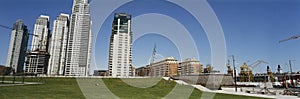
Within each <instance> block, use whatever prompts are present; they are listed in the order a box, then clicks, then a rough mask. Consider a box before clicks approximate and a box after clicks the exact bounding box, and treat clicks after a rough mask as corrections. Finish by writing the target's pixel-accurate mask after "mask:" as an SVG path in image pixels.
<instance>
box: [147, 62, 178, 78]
mask: <svg viewBox="0 0 300 99" xmlns="http://www.w3.org/2000/svg"><path fill="white" fill-rule="evenodd" d="M150 75H151V76H153V77H163V76H168V77H173V76H177V75H178V62H177V60H176V59H175V58H174V57H167V58H165V59H163V60H161V61H158V62H154V63H151V64H150Z"/></svg>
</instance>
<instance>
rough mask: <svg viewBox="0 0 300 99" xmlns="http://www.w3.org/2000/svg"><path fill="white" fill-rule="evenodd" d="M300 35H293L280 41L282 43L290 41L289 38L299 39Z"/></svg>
mask: <svg viewBox="0 0 300 99" xmlns="http://www.w3.org/2000/svg"><path fill="white" fill-rule="evenodd" d="M299 37H300V35H294V36H292V37H290V38H287V39H283V40H280V41H279V43H282V42H285V41H289V40H293V39H297V38H299Z"/></svg>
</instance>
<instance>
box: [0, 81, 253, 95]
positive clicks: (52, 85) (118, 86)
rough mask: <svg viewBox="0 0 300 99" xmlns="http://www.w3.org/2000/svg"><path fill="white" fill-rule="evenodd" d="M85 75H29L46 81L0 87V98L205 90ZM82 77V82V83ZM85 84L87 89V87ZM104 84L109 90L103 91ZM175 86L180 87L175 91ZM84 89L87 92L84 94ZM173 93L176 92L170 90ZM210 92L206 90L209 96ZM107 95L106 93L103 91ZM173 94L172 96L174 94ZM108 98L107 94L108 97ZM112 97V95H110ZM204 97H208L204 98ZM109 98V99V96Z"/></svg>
mask: <svg viewBox="0 0 300 99" xmlns="http://www.w3.org/2000/svg"><path fill="white" fill-rule="evenodd" d="M102 80H103V82H104V83H105V85H104V84H101V83H100V85H95V82H100V81H102ZM102 80H101V79H100V78H97V79H96V78H91V79H88V78H85V79H82V81H84V82H86V83H80V84H78V83H77V81H76V79H75V78H26V79H25V81H27V82H28V81H34V82H42V83H44V84H40V85H24V86H8V87H3V86H2V87H0V98H1V99H66V98H67V99H83V98H85V95H86V96H87V97H90V96H89V95H93V94H94V95H95V97H90V98H96V97H98V96H97V95H100V96H99V97H102V96H101V94H104V93H108V92H109V91H111V92H112V93H114V94H115V95H116V96H117V97H120V98H122V99H160V98H162V97H165V96H166V95H168V97H169V98H173V97H176V99H178V98H181V96H184V95H188V96H190V97H189V98H191V99H199V98H200V97H201V95H202V92H201V91H199V90H196V89H195V90H193V88H191V87H189V86H183V85H177V86H176V83H175V82H167V81H165V80H161V81H160V82H158V83H157V84H156V85H155V86H152V87H149V88H137V87H132V86H130V85H128V84H126V83H124V82H123V81H122V80H121V79H115V78H105V79H102ZM82 81H80V80H79V82H82ZM134 81H138V82H139V83H143V81H144V79H134ZM78 85H80V86H85V87H86V88H87V89H86V90H84V87H81V89H82V91H81V90H80V87H79V86H78ZM105 86H106V87H107V88H108V89H109V90H106V91H105V90H103V89H104V88H105ZM174 87H176V89H180V90H177V91H176V90H174V91H172V90H173V89H174ZM190 89H192V90H191V91H192V94H191V95H189V94H188V93H189V92H190V91H189V90H190ZM82 92H84V93H86V94H83V93H82ZM170 92H174V93H170ZM207 94H209V93H205V95H207ZM104 95H105V94H104ZM172 96H173V97H172ZM106 97H107V96H106ZM109 97H110V96H109ZM204 98H205V97H204ZM214 98H215V99H257V98H256V97H245V96H234V95H226V94H216V95H215V96H214ZM106 99H107V98H106Z"/></svg>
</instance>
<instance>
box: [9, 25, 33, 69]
mask: <svg viewBox="0 0 300 99" xmlns="http://www.w3.org/2000/svg"><path fill="white" fill-rule="evenodd" d="M27 43H28V29H27V26H26V25H24V24H23V21H22V20H17V22H16V23H15V24H14V25H13V30H12V33H11V38H10V46H9V49H8V56H7V62H6V66H9V67H12V68H14V69H15V72H16V73H18V72H21V71H23V68H24V63H25V55H26V49H27Z"/></svg>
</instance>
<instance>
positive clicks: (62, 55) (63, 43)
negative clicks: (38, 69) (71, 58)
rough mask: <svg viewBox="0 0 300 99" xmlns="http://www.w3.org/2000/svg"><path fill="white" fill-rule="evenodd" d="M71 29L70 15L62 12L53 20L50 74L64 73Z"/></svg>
mask: <svg viewBox="0 0 300 99" xmlns="http://www.w3.org/2000/svg"><path fill="white" fill-rule="evenodd" d="M68 29H69V15H68V14H60V15H59V16H58V17H57V19H56V20H54V22H53V27H52V36H51V40H50V49H49V53H50V55H51V56H50V59H49V65H48V75H64V69H65V68H64V67H65V61H66V51H67V41H68Z"/></svg>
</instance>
